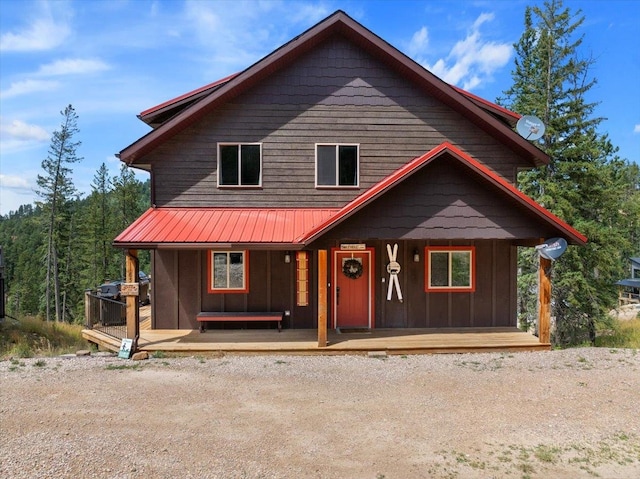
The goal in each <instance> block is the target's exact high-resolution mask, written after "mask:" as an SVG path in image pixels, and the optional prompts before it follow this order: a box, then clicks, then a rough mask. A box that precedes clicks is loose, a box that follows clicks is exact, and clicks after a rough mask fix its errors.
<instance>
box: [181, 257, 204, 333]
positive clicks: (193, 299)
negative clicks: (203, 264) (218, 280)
mask: <svg viewBox="0 0 640 479" xmlns="http://www.w3.org/2000/svg"><path fill="white" fill-rule="evenodd" d="M178 264H179V266H178V297H179V301H178V329H197V328H198V327H199V325H198V322H197V321H196V316H197V314H198V313H199V312H200V307H199V305H200V294H199V290H200V284H201V283H202V278H203V276H202V275H201V274H199V271H201V269H200V252H199V251H195V250H182V251H180V252H179V253H178ZM205 277H206V276H205Z"/></svg>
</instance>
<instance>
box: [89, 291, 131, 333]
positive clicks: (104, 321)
mask: <svg viewBox="0 0 640 479" xmlns="http://www.w3.org/2000/svg"><path fill="white" fill-rule="evenodd" d="M84 308H85V327H86V328H87V329H96V330H99V331H101V332H103V333H104V334H108V335H109V336H113V337H114V338H118V339H122V338H126V337H127V306H126V303H123V302H120V301H114V300H112V299H107V298H103V297H101V296H98V295H96V294H93V293H91V292H90V291H87V292H85V297H84Z"/></svg>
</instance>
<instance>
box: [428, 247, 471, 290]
mask: <svg viewBox="0 0 640 479" xmlns="http://www.w3.org/2000/svg"><path fill="white" fill-rule="evenodd" d="M475 256H476V249H475V247H473V246H427V247H426V248H425V258H426V261H425V263H426V266H425V281H424V285H425V291H427V292H430V293H433V292H447V293H451V292H454V293H455V292H460V293H463V292H464V293H470V292H473V291H475V289H476V278H475V274H476V271H475V270H476V267H475Z"/></svg>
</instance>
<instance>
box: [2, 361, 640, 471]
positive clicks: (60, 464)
mask: <svg viewBox="0 0 640 479" xmlns="http://www.w3.org/2000/svg"><path fill="white" fill-rule="evenodd" d="M0 381H1V383H0V384H1V386H0V477H2V478H63V477H69V478H172V479H173V478H224V479H236V478H251V479H253V478H296V479H297V478H354V479H357V478H367V479H369V478H370V479H382V478H386V479H392V478H398V479H411V478H483V479H486V478H503V477H508V478H549V477H562V478H582V477H584V478H593V477H601V478H616V479H618V478H629V479H631V478H638V477H640V352H639V351H636V350H622V349H572V350H564V351H552V352H542V353H515V354H507V353H504V354H498V353H491V354H458V355H430V356H407V357H389V358H374V357H356V356H339V357H336V356H333V357H286V356H262V357H255V356H254V357H237V356H227V357H222V358H198V357H192V358H166V359H165V358H153V359H151V360H148V361H139V362H134V361H129V360H121V359H118V358H115V357H104V356H103V357H96V356H92V357H73V358H66V357H63V358H44V359H42V358H41V359H20V360H8V361H1V362H0Z"/></svg>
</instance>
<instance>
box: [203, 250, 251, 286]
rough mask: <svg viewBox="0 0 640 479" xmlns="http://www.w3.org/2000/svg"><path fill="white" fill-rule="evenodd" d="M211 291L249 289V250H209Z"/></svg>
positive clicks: (209, 282)
mask: <svg viewBox="0 0 640 479" xmlns="http://www.w3.org/2000/svg"><path fill="white" fill-rule="evenodd" d="M208 284H209V292H210V293H247V292H248V291H249V252H248V251H209V281H208Z"/></svg>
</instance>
